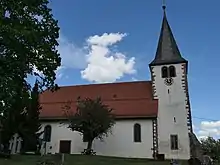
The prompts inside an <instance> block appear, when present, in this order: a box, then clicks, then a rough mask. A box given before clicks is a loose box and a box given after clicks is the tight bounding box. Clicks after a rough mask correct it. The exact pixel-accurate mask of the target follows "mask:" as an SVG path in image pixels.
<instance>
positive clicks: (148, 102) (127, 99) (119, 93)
mask: <svg viewBox="0 0 220 165" xmlns="http://www.w3.org/2000/svg"><path fill="white" fill-rule="evenodd" d="M79 96H80V97H81V98H85V97H89V98H96V97H98V96H100V97H101V98H102V100H103V102H104V103H105V104H107V105H109V106H110V107H111V108H113V109H114V111H113V113H114V114H115V115H116V116H117V117H121V118H127V117H128V118H129V117H135V118H136V117H156V116H157V109H158V104H157V100H153V98H152V86H151V82H150V81H136V82H123V83H107V84H92V85H77V86H65V87H60V89H59V90H58V91H56V92H53V93H52V92H50V91H45V92H43V93H42V94H41V95H40V103H41V106H42V111H41V114H40V117H41V118H62V117H65V114H64V111H63V109H62V107H64V106H65V104H66V102H68V101H71V102H72V104H71V110H72V111H73V112H74V111H75V110H76V99H77V98H78V97H79Z"/></svg>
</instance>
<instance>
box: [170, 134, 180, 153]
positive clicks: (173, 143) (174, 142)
mask: <svg viewBox="0 0 220 165" xmlns="http://www.w3.org/2000/svg"><path fill="white" fill-rule="evenodd" d="M170 149H171V150H178V149H179V143H178V135H177V134H172V135H170Z"/></svg>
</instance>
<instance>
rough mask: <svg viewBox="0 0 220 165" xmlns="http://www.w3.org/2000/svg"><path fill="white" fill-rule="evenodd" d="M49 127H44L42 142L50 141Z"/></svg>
mask: <svg viewBox="0 0 220 165" xmlns="http://www.w3.org/2000/svg"><path fill="white" fill-rule="evenodd" d="M51 130H52V129H51V126H50V125H46V126H45V127H44V141H46V142H50V140H51Z"/></svg>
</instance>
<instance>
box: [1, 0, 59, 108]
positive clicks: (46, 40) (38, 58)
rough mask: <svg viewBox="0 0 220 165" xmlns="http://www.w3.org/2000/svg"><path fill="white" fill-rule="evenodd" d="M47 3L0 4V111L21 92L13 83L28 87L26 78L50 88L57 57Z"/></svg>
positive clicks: (54, 22)
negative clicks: (31, 78)
mask: <svg viewBox="0 0 220 165" xmlns="http://www.w3.org/2000/svg"><path fill="white" fill-rule="evenodd" d="M48 4H49V2H48V0H16V1H15V0H1V1H0V26H1V28H0V101H3V102H4V104H5V105H4V106H3V105H2V104H0V111H4V110H5V109H9V108H7V106H8V107H10V106H11V105H12V103H13V100H16V99H17V98H18V97H21V96H18V95H17V93H16V92H15V91H16V90H17V89H21V88H22V86H20V85H21V84H17V83H16V82H17V81H21V80H24V83H23V84H22V85H23V86H25V87H28V88H30V84H29V83H28V82H27V79H26V78H27V76H28V75H35V76H37V77H38V78H39V80H41V83H40V87H41V88H42V87H46V88H50V89H53V88H54V86H55V84H54V80H55V78H56V77H55V70H56V69H57V68H58V67H59V66H60V63H61V58H60V55H59V53H58V51H57V49H56V47H57V46H58V42H57V39H58V37H59V27H58V21H57V20H55V19H54V18H53V15H52V13H51V9H50V8H49V7H48ZM35 68H37V69H38V71H39V72H42V74H39V73H38V72H35Z"/></svg>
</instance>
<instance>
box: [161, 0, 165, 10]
mask: <svg viewBox="0 0 220 165" xmlns="http://www.w3.org/2000/svg"><path fill="white" fill-rule="evenodd" d="M162 8H163V9H164V10H165V9H166V2H165V0H162Z"/></svg>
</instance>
